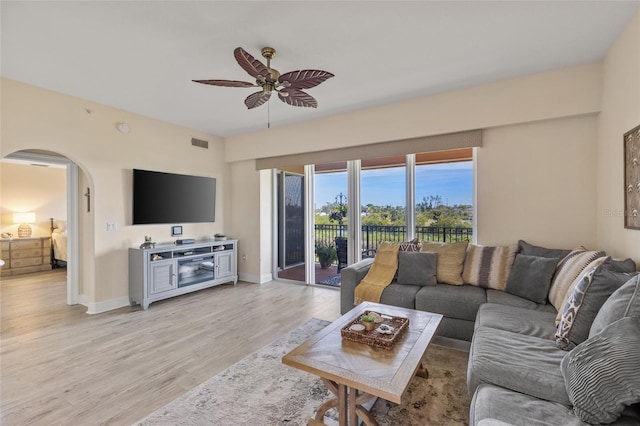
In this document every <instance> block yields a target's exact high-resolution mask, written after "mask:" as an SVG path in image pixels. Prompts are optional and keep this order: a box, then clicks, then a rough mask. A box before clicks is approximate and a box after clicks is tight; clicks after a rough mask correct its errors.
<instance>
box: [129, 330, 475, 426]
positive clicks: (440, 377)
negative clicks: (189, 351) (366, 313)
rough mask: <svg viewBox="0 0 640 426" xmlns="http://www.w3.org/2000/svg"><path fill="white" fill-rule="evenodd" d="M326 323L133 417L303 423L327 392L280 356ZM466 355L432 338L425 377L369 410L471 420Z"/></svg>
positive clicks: (430, 421)
mask: <svg viewBox="0 0 640 426" xmlns="http://www.w3.org/2000/svg"><path fill="white" fill-rule="evenodd" d="M328 324H329V323H328V322H327V321H322V320H318V319H315V318H314V319H311V320H309V321H308V322H307V323H305V324H303V325H302V326H300V327H298V328H296V329H295V330H293V331H291V332H289V333H287V334H285V335H284V336H282V337H281V338H280V339H278V340H276V341H275V342H273V343H272V344H270V345H268V346H265V347H264V348H262V349H260V350H259V351H257V352H254V353H252V354H251V355H248V356H247V357H246V358H244V359H243V360H241V361H239V362H237V363H236V364H234V365H232V366H231V367H229V368H228V369H227V370H225V371H223V372H221V373H220V374H218V375H216V376H214V377H212V378H211V379H209V380H207V381H206V382H204V383H202V384H200V385H199V386H197V387H196V388H194V389H192V390H190V391H188V392H187V393H185V394H184V395H182V396H181V397H178V398H177V399H175V400H174V401H172V402H170V403H169V404H167V405H165V406H164V407H162V408H160V409H158V410H157V411H155V412H153V413H151V414H150V415H149V416H147V417H145V418H144V419H142V420H140V421H139V422H137V423H136V424H135V425H136V426H149V425H184V426H191V425H277V426H280V425H296V426H297V425H300V426H302V425H306V424H307V420H308V419H309V418H310V417H313V415H314V414H315V410H316V409H317V408H318V407H319V406H320V405H321V404H322V403H323V402H324V401H326V400H328V399H330V398H331V395H330V394H329V392H328V391H327V389H326V388H325V387H324V385H323V384H322V382H321V381H320V379H319V378H317V377H316V376H314V375H312V374H310V373H306V372H303V371H301V370H297V369H295V368H292V367H289V366H286V365H283V364H282V362H281V358H282V356H283V355H285V354H286V353H287V352H289V351H290V350H292V349H293V348H295V347H296V346H298V345H299V344H301V343H302V342H304V341H305V340H306V339H307V338H309V337H311V336H312V335H314V334H315V333H317V332H318V331H320V330H321V329H322V328H324V327H325V326H326V325H328ZM467 359H468V353H467V352H464V351H460V350H456V349H452V348H448V347H444V346H437V345H434V344H432V345H431V346H430V347H429V349H427V353H426V354H425V358H424V360H423V361H424V363H425V365H426V366H428V369H429V374H430V376H429V379H426V380H425V379H422V378H419V377H416V378H414V379H413V381H412V382H411V384H410V386H409V389H408V390H407V392H406V394H405V396H404V398H403V403H402V404H400V405H398V404H394V403H390V402H387V401H384V400H382V399H378V401H377V402H376V403H375V405H374V406H373V407H372V410H371V411H372V413H373V415H374V417H375V418H376V420H377V421H378V423H379V424H380V425H381V426H390V425H403V426H405V425H465V424H468V413H469V400H468V398H467V392H466V381H465V377H466V365H467ZM332 411H333V410H330V411H329V413H328V415H329V417H330V419H328V422H330V421H331V417H332V418H333V419H335V417H336V413H335V412H332Z"/></svg>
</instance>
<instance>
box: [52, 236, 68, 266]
mask: <svg viewBox="0 0 640 426" xmlns="http://www.w3.org/2000/svg"><path fill="white" fill-rule="evenodd" d="M51 241H52V243H53V257H54V259H57V260H64V261H65V262H66V261H67V231H66V230H65V231H60V230H59V229H54V230H53V233H52V234H51Z"/></svg>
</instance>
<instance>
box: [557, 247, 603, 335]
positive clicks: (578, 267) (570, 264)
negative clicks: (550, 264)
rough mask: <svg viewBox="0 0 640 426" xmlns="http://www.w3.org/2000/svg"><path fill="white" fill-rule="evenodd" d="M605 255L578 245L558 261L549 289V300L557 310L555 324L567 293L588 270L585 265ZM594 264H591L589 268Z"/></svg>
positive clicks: (560, 314)
mask: <svg viewBox="0 0 640 426" xmlns="http://www.w3.org/2000/svg"><path fill="white" fill-rule="evenodd" d="M605 255H606V254H605V252H603V251H587V249H585V248H584V247H579V248H577V249H574V250H571V253H569V254H568V255H567V257H565V258H564V259H562V260H561V261H560V262H559V263H558V267H557V268H556V274H555V275H554V276H553V281H551V288H550V289H549V302H551V304H552V305H553V307H554V308H556V309H557V310H558V317H557V318H556V324H557V323H559V322H560V316H562V313H561V312H562V308H563V307H564V302H565V300H566V299H567V297H568V296H569V293H570V292H571V291H572V290H573V287H575V286H576V285H578V282H579V281H580V279H581V278H582V276H584V275H585V274H586V273H587V272H588V270H587V271H585V269H586V268H587V266H589V264H590V263H591V262H593V261H594V260H596V259H598V258H600V257H604V256H605ZM603 260H604V259H603ZM596 266H597V265H591V267H590V269H591V268H595V267H596Z"/></svg>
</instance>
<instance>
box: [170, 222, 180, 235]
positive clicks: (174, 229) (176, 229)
mask: <svg viewBox="0 0 640 426" xmlns="http://www.w3.org/2000/svg"><path fill="white" fill-rule="evenodd" d="M180 235H182V226H180V225H176V226H172V227H171V236H172V237H179V236H180Z"/></svg>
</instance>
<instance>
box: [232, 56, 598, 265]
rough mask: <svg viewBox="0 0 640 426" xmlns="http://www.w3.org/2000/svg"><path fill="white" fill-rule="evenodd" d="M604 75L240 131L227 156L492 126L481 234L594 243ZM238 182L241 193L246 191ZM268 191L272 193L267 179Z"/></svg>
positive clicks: (572, 73) (480, 191) (489, 88)
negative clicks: (598, 125)
mask: <svg viewBox="0 0 640 426" xmlns="http://www.w3.org/2000/svg"><path fill="white" fill-rule="evenodd" d="M601 77H602V74H601V64H600V63H595V64H587V65H582V66H576V67H571V68H565V69H561V70H556V71H552V72H547V73H542V74H537V75H533V76H527V77H522V78H518V79H513V80H508V81H503V82H499V83H494V84H489V85H484V86H479V87H474V88H470V89H465V90H459V91H455V92H450V93H443V94H439V95H436V96H431V97H427V98H421V99H416V100H413V101H408V102H401V103H396V104H393V105H388V106H384V107H379V108H371V109H367V110H361V111H357V112H354V113H350V114H343V115H340V116H335V117H329V118H325V119H322V120H316V121H312V122H307V123H301V124H297V125H293V126H287V127H284V128H276V129H273V128H272V129H270V130H269V131H268V132H257V133H254V134H248V135H240V136H233V137H230V138H228V139H227V142H228V143H227V159H228V160H233V159H235V158H244V157H249V156H251V157H260V156H261V155H263V154H266V153H271V151H273V153H272V154H271V155H274V154H275V153H279V154H283V155H284V154H291V153H299V152H303V151H305V150H306V151H314V150H317V149H318V147H319V146H322V147H323V148H330V147H339V146H354V145H359V144H362V143H371V142H380V141H382V140H398V139H403V138H408V137H418V136H428V135H433V134H439V133H444V132H457V131H462V130H469V129H475V128H484V129H486V130H485V132H484V138H485V146H484V147H483V148H480V149H478V156H477V158H478V171H477V176H478V177H477V184H476V190H477V198H478V212H479V213H478V217H477V220H476V225H477V230H478V234H477V242H478V243H479V244H485V245H486V244H511V243H515V242H517V241H518V239H521V238H522V239H525V240H529V241H531V242H532V243H539V244H549V245H551V246H554V247H572V246H577V245H586V246H590V247H593V246H595V245H596V243H597V238H596V217H595V203H596V193H595V174H594V173H593V170H594V168H595V164H596V160H595V150H596V136H595V135H596V124H595V123H596V118H595V115H596V114H597V112H598V111H599V108H600V102H601V96H602V91H601ZM242 161H245V160H242ZM245 172H246V173H253V174H256V175H257V174H258V172H256V171H251V170H248V169H245ZM559 182H560V183H564V184H566V185H563V184H559ZM233 186H234V188H233V192H242V191H243V188H241V187H239V186H236V185H235V182H234V183H233ZM569 186H571V187H572V188H568V187H569ZM263 191H269V193H268V194H267V193H266V192H265V194H263V197H267V196H270V189H269V188H266V185H265V189H264V190H263ZM527 192H529V193H530V196H529V197H526V198H525V197H524V196H523V194H525V193H527ZM252 202H253V203H254V204H253V206H249V205H247V204H246V202H245V203H243V204H242V207H243V209H244V210H243V211H242V212H240V211H238V210H234V213H236V214H237V215H244V216H245V220H249V219H250V216H251V215H253V214H254V213H253V212H255V211H257V210H258V209H260V208H261V205H260V204H259V203H258V200H257V199H256V200H253V201H252ZM553 205H555V208H554V207H552V206H553ZM263 214H269V213H268V212H265V213H263ZM234 217H236V215H234ZM270 217H271V216H270V215H269V218H270ZM548 221H551V223H548ZM240 222H242V220H241V221H240ZM262 250H263V251H262V252H261V253H262V257H263V258H269V257H270V256H271V248H270V247H263V249H262ZM265 250H267V251H268V252H265Z"/></svg>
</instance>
